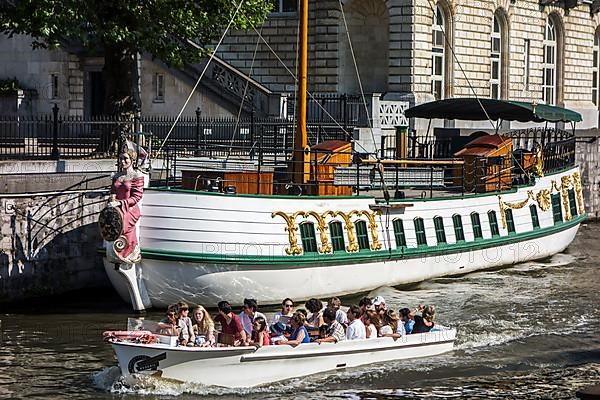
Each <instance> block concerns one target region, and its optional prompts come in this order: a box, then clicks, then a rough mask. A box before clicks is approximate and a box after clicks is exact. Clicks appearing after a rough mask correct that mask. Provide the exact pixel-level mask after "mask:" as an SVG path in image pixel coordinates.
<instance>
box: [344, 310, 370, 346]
mask: <svg viewBox="0 0 600 400" xmlns="http://www.w3.org/2000/svg"><path fill="white" fill-rule="evenodd" d="M346 315H347V316H348V328H347V329H346V339H347V340H355V339H365V338H366V337H367V331H366V329H365V324H363V322H362V321H361V320H360V308H359V307H358V306H352V307H350V308H349V309H348V312H347V313H346Z"/></svg>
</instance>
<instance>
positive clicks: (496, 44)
mask: <svg viewBox="0 0 600 400" xmlns="http://www.w3.org/2000/svg"><path fill="white" fill-rule="evenodd" d="M509 37H510V35H509V34H508V14H507V13H506V10H505V9H504V8H498V9H497V10H496V12H495V13H494V17H493V18H492V34H491V35H490V97H491V98H492V99H507V98H508V97H509V96H508V81H509V79H508V69H509V62H510V57H509V43H508V42H509Z"/></svg>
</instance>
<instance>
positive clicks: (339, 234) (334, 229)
mask: <svg viewBox="0 0 600 400" xmlns="http://www.w3.org/2000/svg"><path fill="white" fill-rule="evenodd" d="M329 232H330V233H331V244H332V245H333V251H334V252H336V251H344V250H346V244H345V243H344V230H343V229H342V223H341V222H340V221H331V222H330V223H329Z"/></svg>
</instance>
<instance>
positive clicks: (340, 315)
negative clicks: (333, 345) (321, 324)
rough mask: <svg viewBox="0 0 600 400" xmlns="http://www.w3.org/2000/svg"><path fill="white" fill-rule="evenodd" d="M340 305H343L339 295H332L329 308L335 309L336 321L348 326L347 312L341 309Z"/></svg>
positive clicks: (328, 303) (328, 304)
mask: <svg viewBox="0 0 600 400" xmlns="http://www.w3.org/2000/svg"><path fill="white" fill-rule="evenodd" d="M340 307H342V301H341V300H340V299H339V298H338V297H332V298H331V299H329V301H328V302H327V308H331V309H333V310H335V319H336V321H337V322H339V323H340V324H342V326H344V327H346V326H347V325H348V318H346V313H345V312H343V311H342V310H340Z"/></svg>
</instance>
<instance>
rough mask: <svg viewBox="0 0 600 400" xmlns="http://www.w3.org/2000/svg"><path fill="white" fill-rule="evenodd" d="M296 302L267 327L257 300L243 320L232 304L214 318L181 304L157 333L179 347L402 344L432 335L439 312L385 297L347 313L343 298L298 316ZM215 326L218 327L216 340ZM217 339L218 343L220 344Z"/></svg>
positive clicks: (247, 303)
mask: <svg viewBox="0 0 600 400" xmlns="http://www.w3.org/2000/svg"><path fill="white" fill-rule="evenodd" d="M294 307H295V305H294V302H293V301H292V299H289V298H286V299H285V300H283V302H282V303H281V311H278V312H276V313H275V315H274V316H273V317H272V318H271V320H270V321H269V322H268V320H267V317H266V316H265V315H264V314H263V313H261V312H260V311H258V303H257V301H256V300H255V299H244V305H243V309H242V311H241V312H240V313H239V314H236V313H234V312H233V308H232V307H231V304H230V303H229V302H228V301H220V302H219V303H218V304H217V308H218V314H217V315H215V316H214V318H213V317H211V316H210V314H209V313H208V312H207V311H206V309H205V308H204V307H202V306H201V305H197V306H195V307H193V308H192V309H191V314H190V307H189V306H188V305H187V304H186V303H184V302H179V303H177V304H173V305H171V306H169V308H168V309H167V315H166V317H165V319H163V320H161V321H160V322H159V323H158V328H157V333H160V334H167V335H172V336H177V337H178V344H179V345H180V346H217V345H230V346H256V347H262V346H268V345H273V344H281V345H290V346H297V345H299V344H302V343H310V342H316V343H328V342H330V343H337V342H340V341H343V340H355V339H374V338H377V337H393V338H399V337H401V336H404V335H408V334H414V333H424V332H429V331H430V330H431V329H432V328H433V327H434V319H435V307H434V306H432V305H428V306H424V305H422V304H420V305H418V306H417V307H415V308H414V309H410V308H401V309H400V310H399V311H398V313H396V311H394V310H393V309H391V308H389V307H387V305H386V303H385V299H384V298H383V297H382V296H376V297H375V298H370V297H363V298H362V299H360V301H359V303H358V305H352V306H350V307H349V308H348V309H347V311H345V312H344V311H343V310H342V309H341V308H342V302H341V301H340V299H339V298H337V297H333V298H331V299H329V301H328V302H327V304H326V305H324V304H323V302H322V301H321V300H319V299H314V298H313V299H310V300H308V301H307V302H306V303H305V304H304V307H305V308H303V309H302V308H301V309H297V310H294ZM215 323H217V324H219V325H220V328H221V329H220V331H219V333H218V334H217V331H216V330H215ZM217 338H218V340H217Z"/></svg>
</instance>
